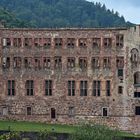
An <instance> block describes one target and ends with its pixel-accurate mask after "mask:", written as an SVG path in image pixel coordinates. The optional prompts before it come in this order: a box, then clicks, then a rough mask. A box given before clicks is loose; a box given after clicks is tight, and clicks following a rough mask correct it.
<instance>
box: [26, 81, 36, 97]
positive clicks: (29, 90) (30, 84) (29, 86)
mask: <svg viewBox="0 0 140 140" xmlns="http://www.w3.org/2000/svg"><path fill="white" fill-rule="evenodd" d="M25 88H26V95H27V96H33V95H34V81H33V80H27V81H26V84H25Z"/></svg>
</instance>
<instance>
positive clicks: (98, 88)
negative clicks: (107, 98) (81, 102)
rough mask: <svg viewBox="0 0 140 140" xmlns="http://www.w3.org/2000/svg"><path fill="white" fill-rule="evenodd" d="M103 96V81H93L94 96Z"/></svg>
mask: <svg viewBox="0 0 140 140" xmlns="http://www.w3.org/2000/svg"><path fill="white" fill-rule="evenodd" d="M100 95H101V81H93V96H100Z"/></svg>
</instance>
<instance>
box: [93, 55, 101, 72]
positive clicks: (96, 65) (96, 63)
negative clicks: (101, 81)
mask: <svg viewBox="0 0 140 140" xmlns="http://www.w3.org/2000/svg"><path fill="white" fill-rule="evenodd" d="M99 67H100V60H99V57H93V58H92V68H93V70H94V69H98V68H99Z"/></svg>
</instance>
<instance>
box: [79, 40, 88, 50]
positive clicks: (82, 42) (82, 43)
mask: <svg viewBox="0 0 140 140" xmlns="http://www.w3.org/2000/svg"><path fill="white" fill-rule="evenodd" d="M78 46H79V48H87V38H80V39H78Z"/></svg>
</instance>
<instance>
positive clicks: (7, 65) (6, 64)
mask: <svg viewBox="0 0 140 140" xmlns="http://www.w3.org/2000/svg"><path fill="white" fill-rule="evenodd" d="M2 61H3V62H2V65H3V68H4V69H9V68H10V57H3V60H2Z"/></svg>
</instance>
